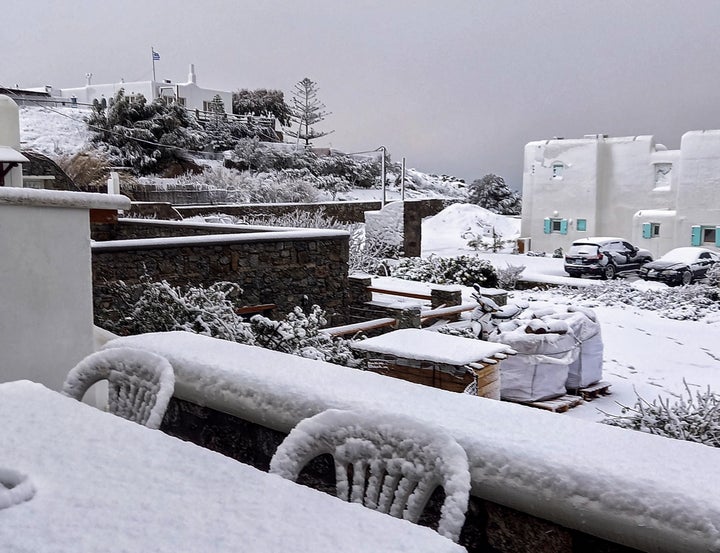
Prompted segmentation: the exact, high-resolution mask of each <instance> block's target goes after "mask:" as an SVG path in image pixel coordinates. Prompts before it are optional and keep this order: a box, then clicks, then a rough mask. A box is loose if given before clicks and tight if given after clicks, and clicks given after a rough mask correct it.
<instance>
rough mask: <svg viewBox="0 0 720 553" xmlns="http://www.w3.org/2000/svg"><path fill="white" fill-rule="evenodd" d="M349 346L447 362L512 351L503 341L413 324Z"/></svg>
mask: <svg viewBox="0 0 720 553" xmlns="http://www.w3.org/2000/svg"><path fill="white" fill-rule="evenodd" d="M352 347H353V348H354V349H357V350H362V351H370V352H374V353H380V354H385V355H393V356H395V357H402V358H405V359H418V360H423V361H432V362H435V363H447V364H449V365H467V364H468V363H477V362H480V361H482V360H483V359H485V358H488V357H493V356H494V355H496V354H498V353H501V354H503V353H512V352H513V350H512V349H510V348H508V347H507V346H506V345H504V344H493V343H490V342H483V341H481V340H471V339H469V338H460V337H458V336H449V335H447V334H440V333H438V332H426V331H423V330H419V329H415V328H405V329H401V330H395V331H393V332H387V333H385V334H381V335H380V336H376V337H375V338H368V339H367V340H362V341H359V342H356V343H354V344H353V346H352Z"/></svg>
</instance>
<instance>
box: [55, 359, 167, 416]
mask: <svg viewBox="0 0 720 553" xmlns="http://www.w3.org/2000/svg"><path fill="white" fill-rule="evenodd" d="M100 380H107V381H108V411H110V412H111V413H112V414H114V415H117V416H119V417H122V418H124V419H128V420H131V421H133V422H137V423H139V424H142V425H144V426H147V427H148V428H159V427H160V423H162V419H163V416H164V415H165V410H166V409H167V405H168V402H169V401H170V398H171V397H172V394H173V391H174V389H175V374H174V373H173V369H172V366H171V365H170V363H169V362H168V360H167V359H165V358H164V357H161V356H160V355H156V354H154V353H151V352H149V351H143V350H138V349H132V348H112V349H106V350H102V351H98V352H96V353H93V354H91V355H88V356H87V357H86V358H85V359H83V360H82V361H80V363H78V364H77V365H76V366H75V367H73V369H71V370H70V372H69V373H68V375H67V377H66V378H65V383H64V384H63V389H62V393H63V394H65V395H66V396H69V397H72V398H74V399H77V400H82V398H83V396H84V395H85V392H87V390H88V389H89V388H90V386H92V385H93V384H95V383H96V382H99V381H100Z"/></svg>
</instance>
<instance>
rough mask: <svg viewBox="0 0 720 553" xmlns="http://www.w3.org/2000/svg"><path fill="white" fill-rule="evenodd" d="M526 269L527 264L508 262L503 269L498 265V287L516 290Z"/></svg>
mask: <svg viewBox="0 0 720 553" xmlns="http://www.w3.org/2000/svg"><path fill="white" fill-rule="evenodd" d="M524 270H525V265H511V264H510V263H507V266H506V267H505V268H504V269H503V268H500V267H498V268H497V269H496V271H497V276H498V279H497V280H498V283H497V285H498V287H499V288H502V289H503V290H515V287H516V286H517V283H518V280H519V279H520V275H521V274H522V272H523V271H524Z"/></svg>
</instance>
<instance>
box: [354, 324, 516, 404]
mask: <svg viewBox="0 0 720 553" xmlns="http://www.w3.org/2000/svg"><path fill="white" fill-rule="evenodd" d="M352 347H353V349H356V350H359V351H362V352H364V353H365V355H366V357H367V359H368V368H369V369H370V370H372V371H374V372H378V373H381V374H385V375H387V376H393V377H396V378H401V379H403V380H408V381H410V382H415V383H417V384H425V385H427V386H433V387H435V388H441V389H443V390H449V391H453V392H462V391H464V390H465V389H466V388H467V387H468V386H470V385H474V386H475V389H476V390H477V395H480V396H483V397H488V398H491V399H500V372H499V370H498V369H499V367H498V363H499V362H500V361H501V360H502V359H504V358H505V357H507V355H510V354H513V353H515V352H514V351H513V350H512V349H511V348H510V347H508V346H506V345H504V344H499V343H492V342H484V341H482V340H474V339H471V338H462V337H459V336H451V335H448V334H440V333H439V332H433V331H430V330H421V329H417V328H405V329H401V330H395V331H393V332H388V333H386V334H382V335H380V336H376V337H374V338H368V339H367V340H360V341H357V342H353V344H352Z"/></svg>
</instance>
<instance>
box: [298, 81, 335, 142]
mask: <svg viewBox="0 0 720 553" xmlns="http://www.w3.org/2000/svg"><path fill="white" fill-rule="evenodd" d="M317 93H318V86H317V83H315V82H314V81H311V80H310V79H308V78H307V77H305V78H304V79H303V80H302V81H300V82H299V83H297V84H296V85H295V91H294V92H293V98H292V113H293V114H292V117H291V125H292V126H291V128H290V130H289V131H287V134H288V135H290V136H292V137H294V138H296V139H297V140H298V141H300V140H304V141H305V146H310V141H311V140H314V139H316V138H322V137H323V136H327V135H328V134H330V133H332V132H334V131H317V130H315V129H314V128H313V127H314V125H317V124H318V123H320V122H321V121H323V120H324V119H325V118H326V117H327V116H328V115H330V113H329V112H327V111H325V104H323V103H322V102H321V101H320V100H319V99H318V97H317ZM293 127H294V129H295V130H293Z"/></svg>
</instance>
